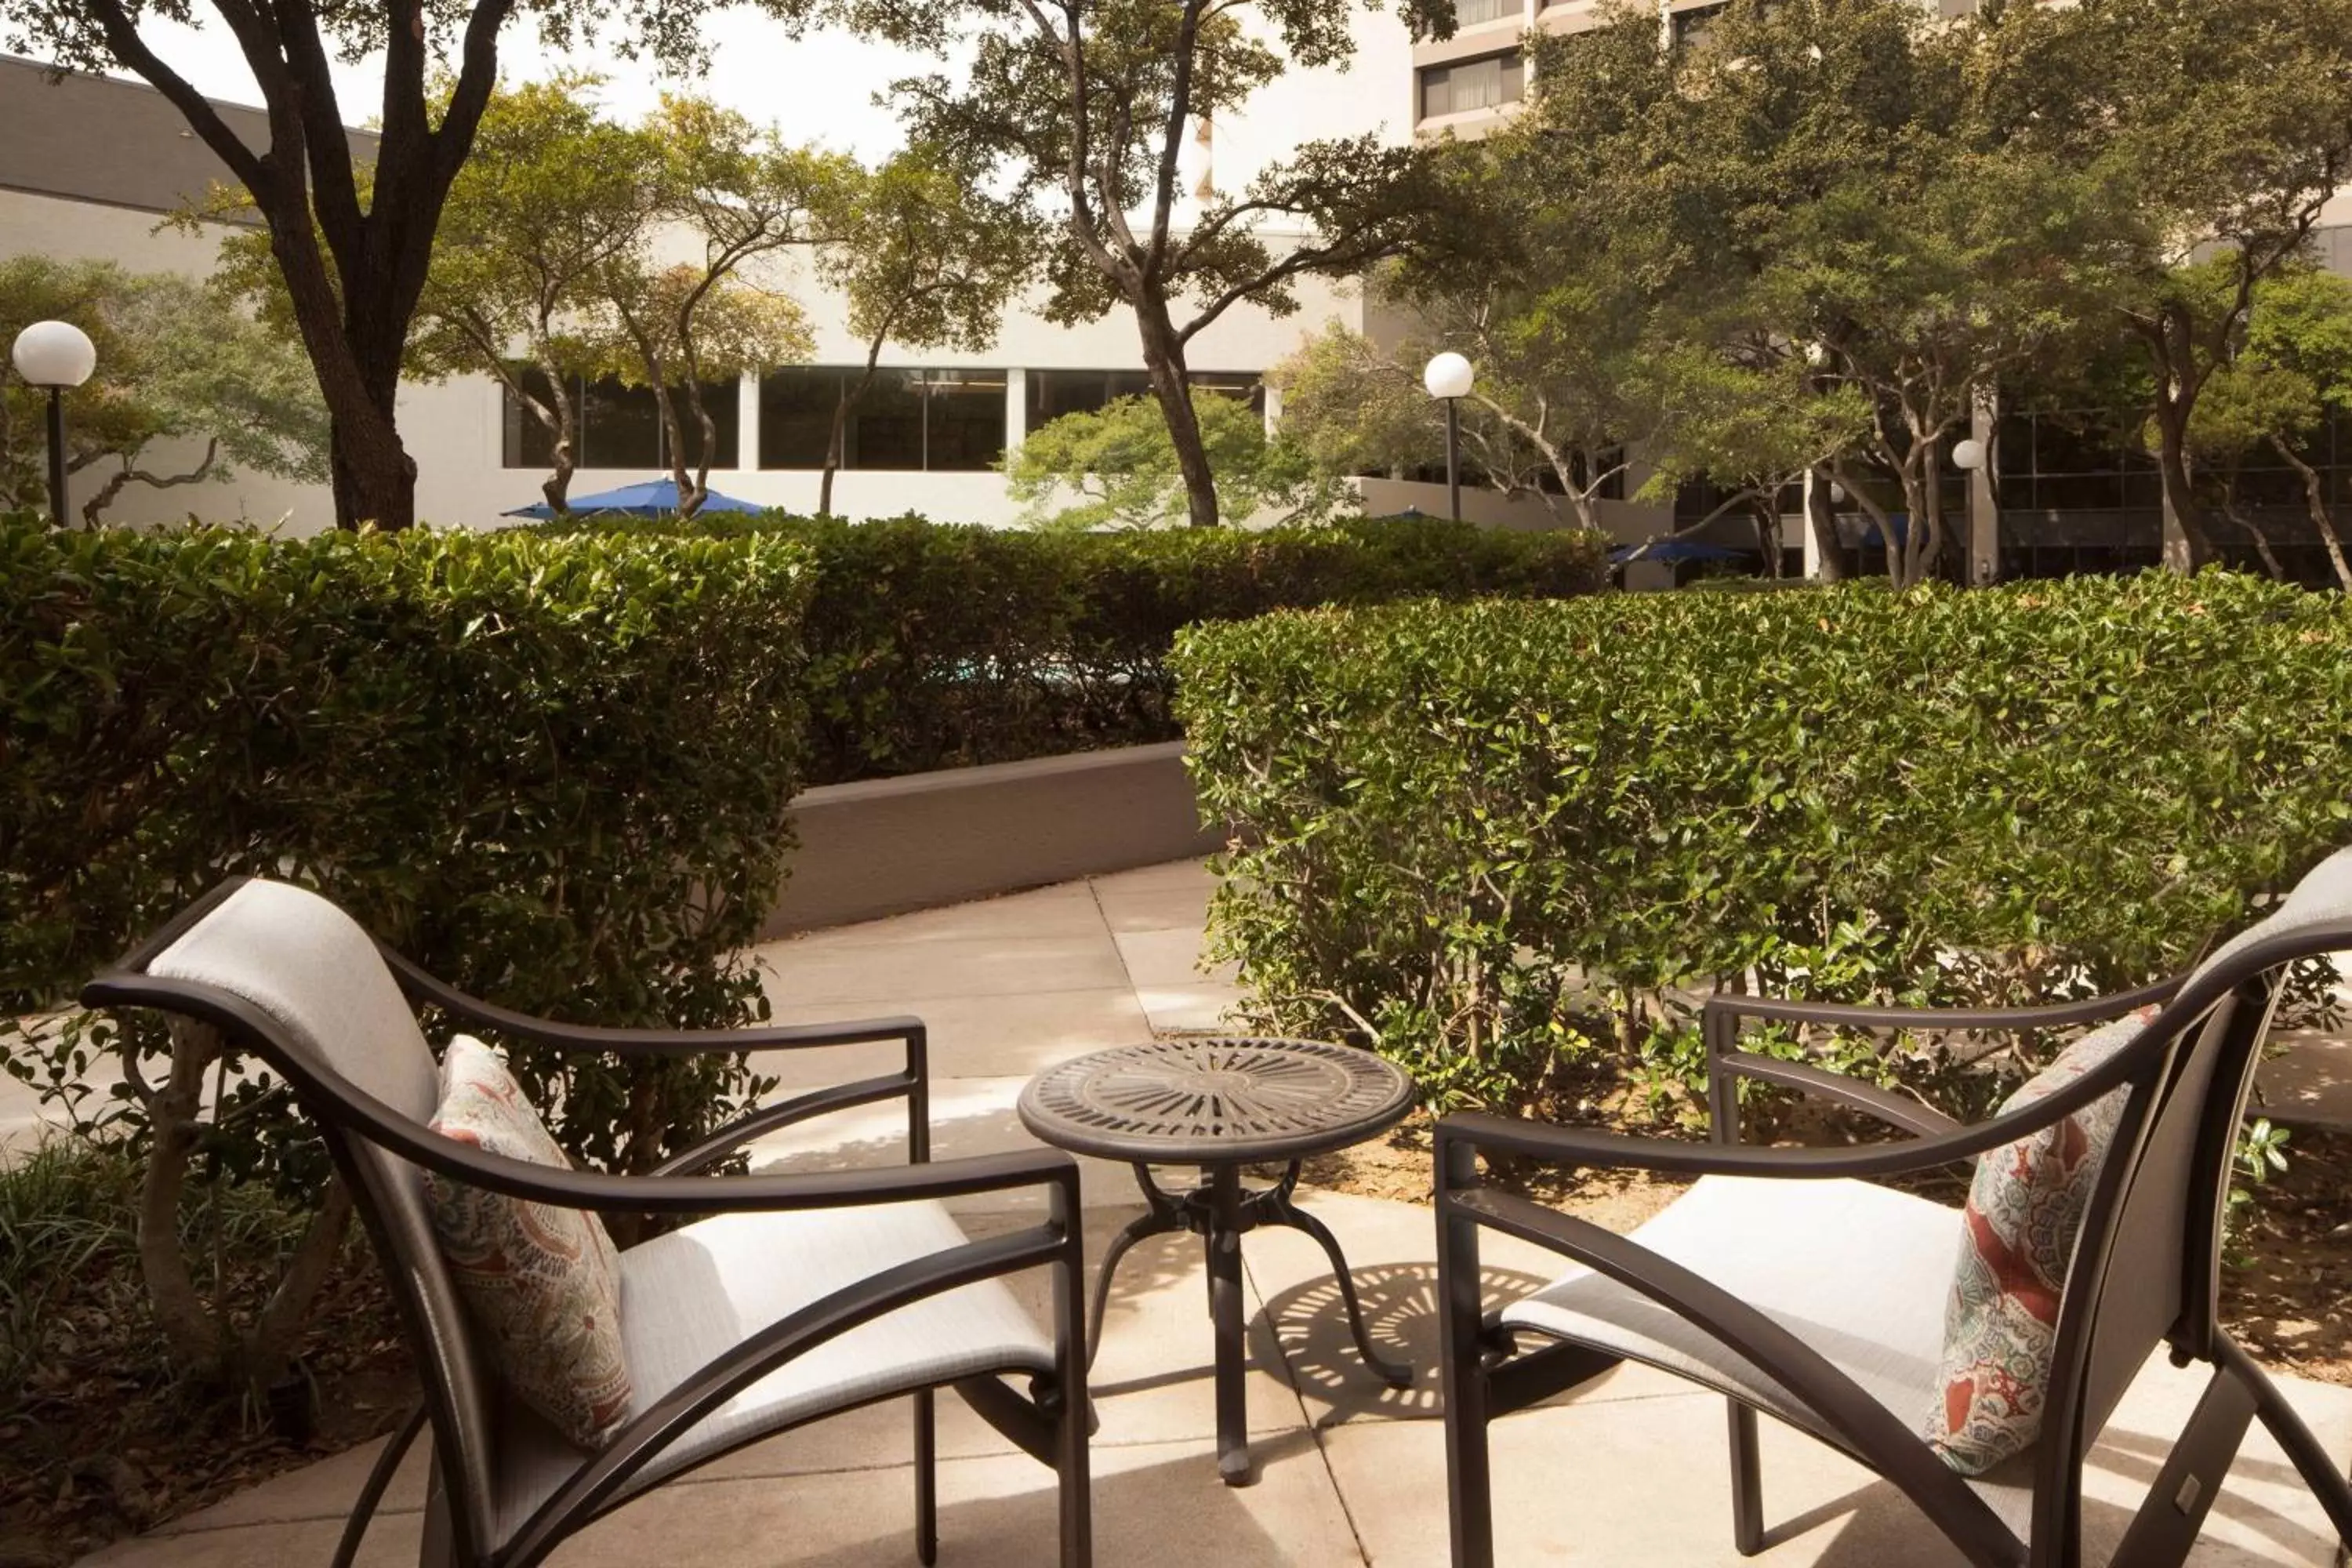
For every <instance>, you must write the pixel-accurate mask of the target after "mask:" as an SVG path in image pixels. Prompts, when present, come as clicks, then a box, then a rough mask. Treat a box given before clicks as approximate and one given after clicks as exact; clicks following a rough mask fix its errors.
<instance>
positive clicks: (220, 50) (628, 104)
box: [123, 5, 1410, 190]
mask: <svg viewBox="0 0 2352 1568" xmlns="http://www.w3.org/2000/svg"><path fill="white" fill-rule="evenodd" d="M195 9H196V10H197V11H198V13H199V14H202V13H203V11H204V9H205V8H204V7H203V6H201V5H198V6H196V7H195ZM149 27H150V29H151V36H152V37H153V38H154V39H155V41H156V43H157V45H158V48H157V52H158V53H159V54H161V55H162V56H163V58H164V59H166V60H168V61H170V62H171V63H172V65H173V68H176V69H178V70H180V71H181V72H182V73H183V74H184V75H186V76H187V77H188V78H189V79H190V80H192V81H193V82H194V84H195V86H196V88H197V89H198V90H200V91H202V92H204V93H205V94H206V95H207V96H209V97H213V98H218V99H225V100H229V101H231V102H236V103H257V102H258V101H259V94H258V92H257V89H255V87H254V83H253V78H252V75H251V73H250V72H249V71H248V70H247V68H246V66H245V62H244V59H243V58H242V57H241V56H240V55H239V54H238V52H237V49H236V44H235V42H234V41H233V40H232V39H231V38H230V37H229V36H228V32H227V29H226V28H225V27H223V26H220V25H219V23H218V22H216V21H215V23H214V24H213V25H212V26H209V27H191V26H183V25H180V24H177V23H171V22H165V21H161V20H158V21H154V22H152V23H150V24H149ZM1355 32H1356V37H1357V56H1356V59H1355V61H1354V64H1353V66H1352V68H1350V69H1349V70H1348V71H1345V72H1340V71H1332V70H1318V71H1301V72H1297V73H1296V74H1294V75H1293V76H1291V77H1289V78H1287V79H1284V80H1282V81H1279V82H1276V84H1274V85H1273V86H1272V87H1270V88H1268V89H1265V91H1264V92H1262V93H1260V94H1259V95H1258V97H1257V98H1256V99H1255V100H1253V101H1252V102H1251V104H1250V105H1249V106H1248V110H1247V112H1246V113H1245V114H1244V115H1242V116H1239V117H1237V118H1235V119H1234V120H1232V121H1228V122H1224V123H1221V124H1219V125H1218V126H1216V127H1215V172H1216V176H1217V182H1218V184H1219V185H1220V186H1221V187H1223V188H1225V189H1228V190H1233V189H1238V188H1239V187H1240V185H1241V184H1243V183H1244V182H1246V181H1247V179H1248V177H1249V176H1250V174H1252V173H1254V172H1255V170H1256V169H1257V168H1258V167H1260V166H1261V165H1263V164H1264V163H1266V162H1267V161H1268V160H1269V159H1272V158H1276V157H1279V156H1281V155H1282V154H1283V153H1286V152H1287V151H1288V150H1289V148H1291V147H1292V146H1295V145H1296V144H1297V142H1302V141H1309V140H1314V139H1317V138H1321V137H1331V136H1345V135H1353V134H1358V133H1360V132H1366V131H1374V130H1380V131H1383V132H1385V133H1386V134H1387V135H1388V136H1389V138H1390V139H1391V140H1401V139H1402V137H1403V136H1404V135H1405V134H1407V133H1408V132H1409V127H1408V126H1407V125H1406V124H1405V123H1404V115H1405V112H1406V110H1408V108H1409V106H1410V74H1409V73H1410V57H1409V48H1408V45H1407V43H1406V39H1405V33H1404V26H1403V24H1402V22H1400V21H1399V20H1398V19H1397V17H1396V16H1395V15H1394V13H1393V12H1391V11H1386V10H1383V11H1379V12H1360V13H1359V14H1358V18H1357V23H1356V27H1355ZM703 36H704V37H705V39H706V40H707V41H708V45H709V47H708V50H707V53H708V57H709V69H708V71H707V73H706V74H705V75H704V76H703V77H702V78H701V79H699V80H698V81H696V82H692V83H689V84H687V85H689V86H691V87H693V88H694V89H696V90H698V91H701V92H704V93H707V94H709V96H710V97H712V98H714V99H716V100H718V101H719V102H720V103H722V104H725V105H727V106H728V107H730V108H732V109H735V110H740V112H742V113H744V114H746V115H749V116H750V117H751V119H752V120H754V121H760V122H761V123H772V124H775V125H777V126H779V127H781V128H782V131H783V132H784V134H785V135H786V136H787V137H788V138H790V139H791V140H793V141H795V142H824V143H825V144H827V145H829V146H832V147H835V148H838V149H840V150H842V151H845V152H850V153H856V154H857V155H858V156H859V157H860V158H862V159H865V160H866V161H867V162H873V161H876V160H878V159H880V158H882V157H885V156H887V154H888V153H890V151H891V150H892V149H893V148H895V147H896V146H898V142H899V140H900V136H899V132H898V122H897V120H896V118H895V117H894V116H893V115H892V114H891V112H890V110H887V109H884V108H880V107H877V105H876V104H875V103H874V101H873V99H874V95H875V94H876V93H877V92H880V91H882V90H884V89H887V87H888V86H889V84H890V83H891V82H892V81H893V80H894V79H898V78H899V77H902V76H908V75H913V74H917V73H919V72H921V71H924V70H928V69H933V68H937V66H936V62H934V61H932V60H930V59H929V58H927V57H924V56H920V55H916V54H911V53H908V52H907V51H904V50H899V49H894V48H890V47H887V46H885V45H882V44H877V43H873V42H869V41H867V40H865V39H862V38H856V37H849V36H846V35H844V34H840V33H835V32H813V33H810V34H808V35H805V36H804V37H801V38H800V39H797V40H794V39H793V38H791V37H787V36H786V34H785V33H784V30H783V29H782V27H780V26H777V25H776V24H775V23H773V22H772V21H770V20H769V19H768V18H766V17H764V16H761V15H759V14H758V13H756V12H752V11H748V10H730V11H724V12H719V13H717V14H715V15H713V16H709V17H708V18H706V19H705V21H704V23H703ZM499 55H500V65H501V68H502V70H503V72H504V75H505V77H506V79H508V80H509V81H520V80H532V79H542V78H545V77H547V76H549V75H551V74H553V73H554V72H555V71H557V70H559V69H561V68H564V67H566V66H570V67H572V68H583V69H594V70H598V71H602V72H603V73H604V75H605V76H606V77H607V78H609V80H608V81H607V82H606V84H605V88H604V102H605V105H606V107H607V108H608V109H609V110H613V111H614V112H615V113H616V114H618V115H621V116H623V117H635V115H637V114H639V113H642V112H643V111H645V110H648V109H650V108H652V107H653V105H654V102H655V100H656V98H657V97H658V96H659V94H660V93H661V91H662V90H663V89H665V88H666V87H675V86H677V85H679V84H678V83H677V81H676V80H675V79H668V80H665V79H660V78H658V77H656V75H654V73H653V72H652V70H651V68H649V67H645V66H637V65H632V64H631V63H630V62H628V61H625V60H622V59H620V58H617V57H614V56H611V55H609V54H598V53H586V54H578V55H573V56H572V57H569V58H566V57H562V56H559V55H554V54H551V53H550V52H549V51H548V50H546V49H544V48H542V47H541V46H540V43H539V39H538V37H537V36H536V35H535V33H534V32H533V30H532V28H531V26H530V24H529V22H528V20H525V21H523V22H521V23H519V24H517V25H514V26H509V27H508V29H507V31H506V33H505V35H504V37H502V38H501V39H500V42H499ZM123 74H127V73H123ZM338 78H339V79H338V82H337V89H338V92H339V95H340V96H341V101H342V108H343V111H344V113H345V114H346V116H347V117H349V118H350V119H351V120H352V121H353V122H355V123H357V122H361V121H366V120H370V119H373V117H374V115H375V112H376V110H377V106H378V100H379V98H380V95H381V93H382V90H383V89H382V85H381V84H382V80H383V78H382V68H381V66H380V65H377V64H376V63H375V62H373V61H363V62H362V63H361V64H360V65H358V66H355V67H346V68H341V69H340V70H339V71H338ZM1195 178H1197V170H1194V171H1192V173H1190V174H1188V179H1187V183H1188V185H1189V184H1190V183H1191V181H1192V179H1195Z"/></svg>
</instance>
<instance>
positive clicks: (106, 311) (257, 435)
mask: <svg viewBox="0 0 2352 1568" xmlns="http://www.w3.org/2000/svg"><path fill="white" fill-rule="evenodd" d="M47 320H58V321H71V322H72V323H74V325H76V326H78V327H79V328H81V329H82V331H85V332H87V333H89V338H90V342H91V343H92V344H93V345H95V346H96V348H97V350H98V369H97V370H96V372H94V373H93V374H92V375H91V377H90V379H89V382H88V383H86V384H83V385H82V386H81V387H79V388H78V389H77V390H75V391H74V392H73V393H71V394H70V395H68V404H67V419H66V442H67V447H66V468H67V470H68V473H72V474H87V475H89V476H91V477H92V478H95V479H100V481H101V482H100V485H99V487H98V489H97V491H96V493H94V494H91V495H90V496H89V497H88V499H86V500H84V502H83V503H82V509H81V510H82V517H83V520H84V521H86V522H88V523H89V524H91V525H96V524H97V523H100V522H101V521H105V517H106V510H107V509H108V508H109V507H110V506H111V505H112V504H113V503H114V502H115V500H117V499H118V498H119V497H120V496H121V493H122V491H123V490H124V489H126V488H128V487H130V486H131V485H147V486H152V487H153V488H156V489H170V488H172V487H173V486H177V485H184V484H194V483H197V482H199V481H202V480H205V479H227V478H229V477H231V476H232V475H234V474H235V473H236V471H237V470H238V469H239V468H247V469H251V470H252V471H254V472H256V473H262V474H270V475H274V476H277V477H279V478H284V479H309V480H314V481H315V480H317V479H323V478H324V477H325V476H326V452H327V416H326V409H325V407H324V406H323V405H320V402H319V389H318V384H317V383H316V382H314V381H313V380H312V379H311V376H310V363H309V362H308V361H307V360H305V359H304V358H303V356H302V353H301V351H300V350H299V348H297V347H296V346H295V345H293V344H292V343H289V342H287V341H286V339H285V338H283V337H282V336H280V335H279V334H278V333H277V332H275V331H271V330H270V328H269V327H268V325H266V324H259V323H257V322H255V321H253V320H252V319H251V318H249V317H248V316H247V315H246V314H245V313H244V312H243V311H242V310H238V309H237V308H236V305H235V304H234V303H233V302H231V301H230V300H227V299H226V298H225V297H224V296H223V295H222V294H221V293H219V292H218V291H216V290H214V289H207V288H205V286H203V285H202V284H199V283H196V282H194V281H193V280H192V279H186V278H183V277H180V276H178V275H176V274H173V273H159V274H146V275H142V274H136V273H131V272H126V271H124V270H123V269H122V268H120V267H118V266H116V265H115V264H113V263H112V262H108V261H58V260H55V259H52V258H48V257H44V256H17V257H11V258H6V259H5V260H0V341H13V340H14V339H15V338H16V333H17V332H18V331H21V330H22V329H23V328H24V327H25V326H26V325H27V324H28V323H30V322H33V321H47ZM46 401H47V395H46V394H44V393H42V392H39V391H37V390H36V389H34V388H32V387H28V386H26V384H24V383H23V382H22V381H21V380H19V379H18V378H17V376H16V373H15V372H14V371H13V370H7V371H0V510H9V509H15V508H25V509H27V510H31V509H36V508H38V509H46V508H47V504H48V500H47V498H48V479H47V472H48V470H47V453H48V441H47V428H46V426H45V425H44V423H43V420H44V418H45V417H46V416H45V414H44V411H43V405H44V404H45V403H46ZM167 448H177V451H176V453H175V454H174V453H169V452H167ZM191 448H194V449H191ZM167 456H173V457H175V458H176V460H173V461H166V457H167Z"/></svg>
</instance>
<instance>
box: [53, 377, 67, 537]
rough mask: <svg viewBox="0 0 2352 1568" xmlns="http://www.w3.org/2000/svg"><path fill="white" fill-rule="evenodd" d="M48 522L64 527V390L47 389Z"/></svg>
mask: <svg viewBox="0 0 2352 1568" xmlns="http://www.w3.org/2000/svg"><path fill="white" fill-rule="evenodd" d="M49 521H50V523H51V524H52V525H53V526H55V527H58V528H63V527H65V525H66V389H65V388H64V387H62V386H53V387H51V388H49Z"/></svg>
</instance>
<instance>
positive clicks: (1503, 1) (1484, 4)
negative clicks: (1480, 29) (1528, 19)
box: [1454, 0, 1524, 27]
mask: <svg viewBox="0 0 2352 1568" xmlns="http://www.w3.org/2000/svg"><path fill="white" fill-rule="evenodd" d="M1523 14H1524V7H1522V6H1521V5H1519V4H1518V0H1454V26H1457V27H1475V26H1477V25H1478V24H1479V23H1481V22H1499V21H1501V20H1502V19H1503V18H1504V17H1506V16H1522V15H1523Z"/></svg>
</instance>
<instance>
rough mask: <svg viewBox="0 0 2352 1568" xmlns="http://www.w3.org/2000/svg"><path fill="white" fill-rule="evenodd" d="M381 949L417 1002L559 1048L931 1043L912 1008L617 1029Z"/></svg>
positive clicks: (703, 1051) (613, 1051)
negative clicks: (805, 1019)
mask: <svg viewBox="0 0 2352 1568" xmlns="http://www.w3.org/2000/svg"><path fill="white" fill-rule="evenodd" d="M376 951H377V952H381V953H382V954H383V961H384V963H385V964H386V965H388V966H389V967H390V968H391V970H392V973H393V978H394V980H396V981H398V982H399V984H400V989H401V990H402V991H403V992H404V994H406V995H407V996H408V999H409V1000H410V1001H411V1002H413V1003H422V1004H429V1005H432V1006H436V1007H438V1008H440V1009H441V1010H442V1011H444V1012H446V1013H449V1014H451V1015H453V1016H457V1017H459V1018H463V1019H465V1020H466V1021H467V1023H470V1024H477V1025H479V1026H482V1027H484V1028H488V1029H495V1030H497V1031H498V1032H499V1033H500V1034H502V1035H512V1036H514V1037H517V1038H519V1039H525V1040H531V1041H535V1042H537V1043H538V1044H540V1045H543V1046H553V1047H556V1048H558V1049H559V1050H576V1051H596V1052H600V1053H604V1054H608V1055H614V1056H625V1057H680V1056H709V1055H717V1054H721V1053H724V1054H729V1055H731V1054H733V1053H735V1052H738V1051H774V1050H793V1049H797V1048H800V1047H811V1046H858V1045H869V1044H872V1043H874V1042H877V1041H881V1040H905V1041H906V1042H908V1047H909V1048H910V1049H911V1050H913V1051H916V1052H919V1051H920V1049H921V1047H922V1045H923V1043H924V1026H923V1021H922V1020H921V1019H920V1018H917V1017H913V1016H906V1015H901V1016H894V1017H888V1018H859V1019H853V1020H848V1021H845V1022H842V1023H837V1024H763V1025H761V1026H757V1027H755V1028H750V1029H617V1028H609V1027H606V1026H601V1025H596V1024H565V1023H559V1022H557V1021H556V1020H555V1019H553V1018H541V1017H537V1016H533V1015H531V1014H529V1013H518V1012H516V1011H515V1010H514V1009H513V1008H511V1007H501V1006H499V1005H498V1004H497V1003H495V1002H485V1001H483V1000H482V999H481V998H480V997H478V996H469V995H467V994H466V993H464V992H463V991H460V990H458V989H457V987H456V986H454V985H452V984H449V983H448V982H446V981H445V980H440V979H437V978H436V977H435V976H433V975H431V974H428V973H425V971H424V970H422V969H420V968H418V967H417V966H416V965H415V963H411V962H410V961H409V960H408V959H406V958H404V957H402V956H401V955H400V954H399V953H398V952H394V950H393V949H391V948H389V947H386V946H384V945H383V943H381V942H379V943H377V944H376Z"/></svg>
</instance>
